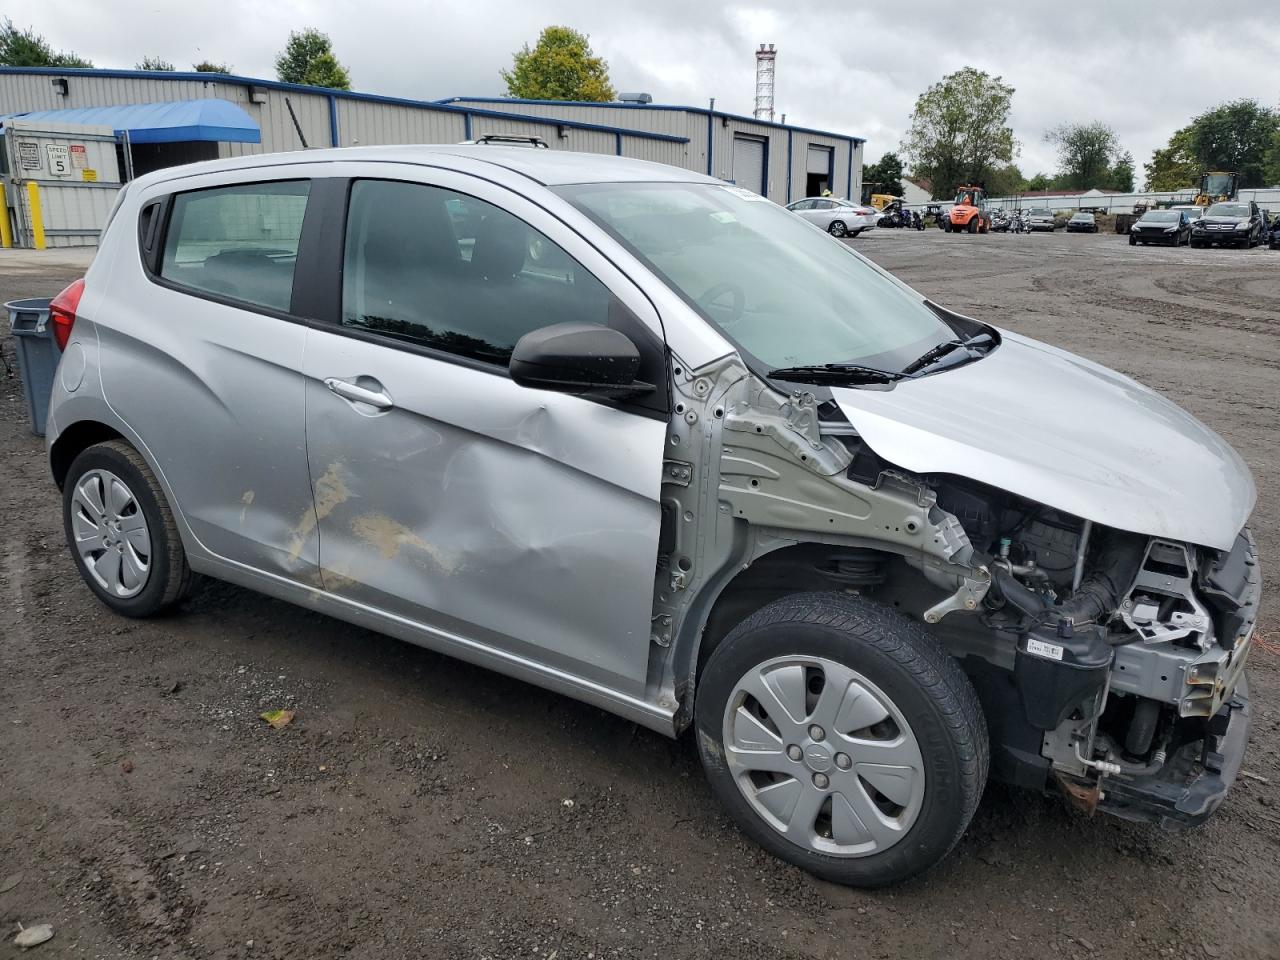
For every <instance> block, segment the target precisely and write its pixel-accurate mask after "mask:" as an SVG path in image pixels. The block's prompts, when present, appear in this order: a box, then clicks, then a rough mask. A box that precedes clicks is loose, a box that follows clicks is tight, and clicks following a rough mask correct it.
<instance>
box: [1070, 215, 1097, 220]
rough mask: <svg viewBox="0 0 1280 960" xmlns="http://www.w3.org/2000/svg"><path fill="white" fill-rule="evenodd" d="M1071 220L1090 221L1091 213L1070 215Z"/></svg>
mask: <svg viewBox="0 0 1280 960" xmlns="http://www.w3.org/2000/svg"><path fill="white" fill-rule="evenodd" d="M1071 219H1072V220H1092V219H1093V214H1092V213H1075V214H1072V215H1071Z"/></svg>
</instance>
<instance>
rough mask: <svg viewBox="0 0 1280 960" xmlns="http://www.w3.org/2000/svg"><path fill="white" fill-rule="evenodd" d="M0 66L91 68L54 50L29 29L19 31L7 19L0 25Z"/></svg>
mask: <svg viewBox="0 0 1280 960" xmlns="http://www.w3.org/2000/svg"><path fill="white" fill-rule="evenodd" d="M0 64H3V65H4V66H8V67H92V66H93V64H92V63H90V62H89V61H88V60H86V59H84V58H83V57H78V56H76V55H75V54H74V53H65V52H62V51H57V50H54V49H53V48H52V47H51V46H49V41H47V40H46V39H45V38H44V37H42V36H41V35H40V34H38V33H36V32H35V31H34V30H32V29H31V28H30V27H28V28H27V29H26V30H19V29H18V28H17V27H15V26H14V25H13V21H12V20H10V19H9V18H8V17H5V18H4V21H3V22H2V23H0Z"/></svg>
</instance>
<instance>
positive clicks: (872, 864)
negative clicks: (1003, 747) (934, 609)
mask: <svg viewBox="0 0 1280 960" xmlns="http://www.w3.org/2000/svg"><path fill="white" fill-rule="evenodd" d="M695 722H696V725H697V731H698V747H699V751H700V753H701V756H702V763H703V767H704V769H705V770H706V773H707V777H708V779H709V780H710V782H711V785H712V788H713V789H714V790H715V792H716V794H717V796H718V797H719V799H720V801H721V802H722V803H723V804H724V805H725V807H726V808H727V809H728V811H729V813H730V814H731V815H732V816H733V818H734V820H735V821H737V823H738V825H739V826H740V827H741V828H742V829H743V830H744V831H745V832H746V833H747V834H748V835H749V836H751V837H752V839H754V840H755V841H756V842H757V843H759V844H760V845H761V846H763V847H764V848H765V849H766V850H768V851H770V852H771V853H773V854H774V855H776V856H778V857H781V858H782V859H784V860H787V861H789V862H791V863H794V864H796V865H797V866H800V867H802V868H804V869H805V870H808V871H809V872H810V873H813V874H815V875H817V876H819V877H822V878H824V879H827V880H832V881H835V882H837V883H846V884H851V885H854V886H868V887H871V886H880V885H883V884H888V883H894V882H897V881H900V880H904V879H906V878H907V877H910V876H913V875H914V874H917V873H919V872H921V871H923V870H926V869H928V868H929V867H931V866H933V865H934V864H935V863H937V862H938V861H939V860H941V859H942V858H943V857H944V856H946V854H947V852H948V851H950V849H951V848H952V847H953V846H954V845H955V843H956V841H958V840H959V839H960V836H961V834H963V833H964V830H965V828H966V827H967V826H968V824H969V820H970V818H971V817H972V816H973V813H974V810H975V809H976V808H977V805H978V799H979V798H980V797H981V795H982V789H983V786H984V784H985V782H986V776H987V756H988V749H989V746H988V740H987V731H986V724H985V721H984V720H983V716H982V711H981V708H980V706H979V704H978V699H977V695H976V694H975V693H974V690H973V687H972V685H971V684H970V683H969V681H968V679H967V678H966V677H965V676H964V674H963V672H962V671H961V670H960V668H959V667H958V666H957V665H956V662H955V660H954V659H953V658H952V657H951V656H949V655H948V654H947V652H946V651H945V650H943V648H942V647H941V645H940V644H939V643H938V642H937V640H935V639H934V638H933V637H931V636H930V635H929V634H928V633H926V632H925V631H924V629H923V628H922V627H921V626H920V625H918V624H916V623H915V622H913V621H911V620H908V619H907V618H906V617H904V616H902V615H901V614H900V613H898V612H897V611H895V610H892V609H890V608H887V607H883V606H881V605H879V604H876V603H873V602H871V601H869V600H866V599H865V598H862V597H858V596H854V595H850V594H838V593H808V594H796V595H794V596H791V597H784V598H783V599H781V600H778V601H775V602H774V603H771V604H769V605H768V606H766V607H764V608H763V609H761V610H759V611H757V612H756V613H755V614H753V615H752V616H751V617H749V618H747V619H746V620H745V621H743V622H742V623H741V624H739V625H738V626H737V627H735V628H734V629H733V630H732V631H731V632H730V633H729V635H728V636H726V637H725V639H724V640H723V641H722V642H721V643H720V645H719V646H717V647H716V649H715V650H714V652H713V653H712V654H711V656H710V658H709V659H708V660H707V663H706V665H705V667H704V668H703V674H702V678H701V680H700V682H699V685H698V692H697V702H696V708H695Z"/></svg>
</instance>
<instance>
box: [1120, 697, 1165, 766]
mask: <svg viewBox="0 0 1280 960" xmlns="http://www.w3.org/2000/svg"><path fill="white" fill-rule="evenodd" d="M1159 722H1160V704H1158V703H1156V701H1154V700H1139V701H1138V703H1137V705H1136V706H1135V707H1134V708H1133V719H1132V720H1130V721H1129V732H1128V733H1126V734H1125V736H1124V752H1125V756H1126V757H1127V758H1128V759H1130V760H1138V759H1141V758H1142V757H1145V756H1146V755H1147V751H1148V750H1150V749H1151V741H1152V739H1153V738H1154V737H1155V735H1156V724H1157V723H1159Z"/></svg>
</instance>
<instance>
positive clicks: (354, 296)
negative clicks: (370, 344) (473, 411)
mask: <svg viewBox="0 0 1280 960" xmlns="http://www.w3.org/2000/svg"><path fill="white" fill-rule="evenodd" d="M612 305H613V298H612V297H611V295H610V293H609V291H608V288H606V287H605V285H604V284H603V283H601V282H600V280H598V279H597V278H596V277H595V276H593V275H592V274H591V273H590V272H588V271H587V269H586V268H585V267H583V266H582V265H581V264H580V263H578V262H577V261H576V260H574V259H573V258H572V257H570V256H569V255H568V254H567V253H565V251H564V250H563V249H561V248H560V247H559V246H557V245H556V244H555V243H554V242H553V241H551V240H550V239H548V238H547V237H546V236H544V235H543V234H542V233H540V232H539V231H537V230H535V229H534V228H533V227H531V226H529V225H528V224H527V223H525V222H524V221H523V220H520V219H518V218H517V217H515V216H513V215H512V214H510V213H508V212H507V211H505V210H502V209H500V208H498V207H495V206H494V205H493V204H490V203H486V202H485V201H483V200H477V199H476V198H475V197H471V196H467V195H465V194H460V193H455V192H453V191H451V190H445V189H443V188H440V187H431V186H426V185H424V184H416V183H400V182H393V181H384V180H361V181H357V182H356V183H355V184H353V186H352V188H351V202H350V208H349V212H348V216H347V233H346V248H345V254H344V262H343V292H342V324H343V326H346V327H351V328H355V329H360V330H365V331H369V332H372V333H378V334H382V335H383V336H387V337H393V338H395V339H398V340H403V341H407V342H410V343H416V344H420V345H422V346H425V347H431V348H433V349H436V350H442V351H445V352H447V353H452V354H457V355H458V356H462V357H468V358H470V359H472V360H481V361H484V362H487V363H493V364H495V365H501V366H506V364H507V361H508V360H509V359H510V358H511V351H512V348H513V347H514V346H515V344H516V341H517V340H519V339H520V338H521V337H522V336H524V335H525V334H526V333H529V332H530V331H533V330H538V329H541V328H542V327H545V326H549V325H551V324H555V323H565V322H567V321H580V322H583V323H595V324H600V325H601V326H608V325H609V323H610V319H611V317H610V313H611V310H610V308H611V306H612ZM615 319H616V318H615Z"/></svg>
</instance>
